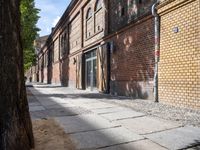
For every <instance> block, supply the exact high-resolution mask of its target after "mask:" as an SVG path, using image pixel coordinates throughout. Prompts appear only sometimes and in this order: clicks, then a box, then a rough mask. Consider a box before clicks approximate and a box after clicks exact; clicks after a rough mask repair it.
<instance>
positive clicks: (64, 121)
mask: <svg viewBox="0 0 200 150" xmlns="http://www.w3.org/2000/svg"><path fill="white" fill-rule="evenodd" d="M56 121H57V122H58V123H59V124H60V125H61V126H62V127H63V128H64V130H65V132H66V133H76V132H83V131H84V132H85V131H93V130H99V129H104V128H111V127H117V125H115V124H114V123H111V122H109V121H108V120H106V119H104V118H102V117H99V116H98V115H95V114H87V115H78V116H68V117H57V118H56Z"/></svg>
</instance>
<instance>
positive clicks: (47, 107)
mask: <svg viewBox="0 0 200 150" xmlns="http://www.w3.org/2000/svg"><path fill="white" fill-rule="evenodd" d="M66 107H76V105H74V104H55V105H46V106H45V108H46V109H54V108H66Z"/></svg>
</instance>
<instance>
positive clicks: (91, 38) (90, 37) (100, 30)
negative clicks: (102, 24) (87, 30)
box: [85, 29, 104, 41]
mask: <svg viewBox="0 0 200 150" xmlns="http://www.w3.org/2000/svg"><path fill="white" fill-rule="evenodd" d="M103 31H104V29H101V30H99V31H98V32H96V33H94V34H93V35H92V36H90V37H88V38H86V39H85V41H88V40H90V39H92V38H93V37H95V36H96V35H97V34H99V33H101V32H103Z"/></svg>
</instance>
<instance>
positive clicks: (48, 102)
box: [37, 97, 58, 106]
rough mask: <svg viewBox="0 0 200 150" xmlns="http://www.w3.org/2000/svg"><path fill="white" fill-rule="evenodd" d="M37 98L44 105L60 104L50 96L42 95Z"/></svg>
mask: <svg viewBox="0 0 200 150" xmlns="http://www.w3.org/2000/svg"><path fill="white" fill-rule="evenodd" d="M37 99H38V101H39V102H40V103H41V104H42V105H43V106H50V105H56V104H58V103H57V102H55V101H54V100H53V99H52V98H49V97H40V98H37Z"/></svg>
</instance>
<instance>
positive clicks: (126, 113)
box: [101, 110, 145, 121]
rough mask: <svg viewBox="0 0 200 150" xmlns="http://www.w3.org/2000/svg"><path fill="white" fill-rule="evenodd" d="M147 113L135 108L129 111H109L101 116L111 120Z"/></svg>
mask: <svg viewBox="0 0 200 150" xmlns="http://www.w3.org/2000/svg"><path fill="white" fill-rule="evenodd" d="M144 115H145V114H143V113H140V112H136V111H133V110H128V111H120V112H114V113H109V114H102V115H101V116H102V117H104V118H106V119H108V120H110V121H114V120H121V119H126V118H133V117H141V116H144Z"/></svg>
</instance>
